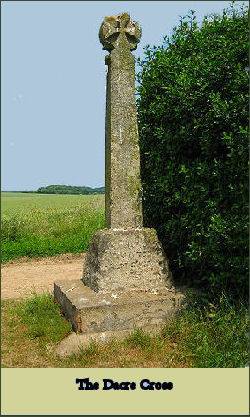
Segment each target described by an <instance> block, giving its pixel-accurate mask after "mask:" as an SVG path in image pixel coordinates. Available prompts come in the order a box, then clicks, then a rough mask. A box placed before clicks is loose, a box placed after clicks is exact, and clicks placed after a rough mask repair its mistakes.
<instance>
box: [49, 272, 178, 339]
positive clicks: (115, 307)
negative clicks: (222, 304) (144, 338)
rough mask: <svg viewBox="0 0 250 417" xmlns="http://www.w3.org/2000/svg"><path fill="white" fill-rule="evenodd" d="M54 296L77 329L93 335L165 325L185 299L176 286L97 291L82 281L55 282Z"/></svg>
mask: <svg viewBox="0 0 250 417" xmlns="http://www.w3.org/2000/svg"><path fill="white" fill-rule="evenodd" d="M54 295H55V298H56V300H57V301H58V302H59V303H60V304H61V306H62V308H63V311H64V314H65V316H66V317H67V318H68V319H69V320H70V322H71V323H72V326H73V329H74V331H76V332H80V333H89V334H90V335H91V333H99V332H106V331H113V332H115V331H120V330H127V329H134V328H143V329H144V328H147V327H149V326H159V325H162V324H164V323H165V322H166V320H167V319H169V318H170V317H171V316H172V315H173V314H174V313H175V312H176V311H177V310H178V309H179V307H180V304H181V301H182V298H183V296H182V294H181V293H178V292H176V291H175V290H174V289H169V290H167V289H163V288H162V289H161V290H159V291H157V290H154V291H138V290H134V291H133V290H127V291H115V292H106V293H102V292H99V293H97V292H95V291H93V290H91V289H90V288H89V287H86V286H85V285H84V284H83V283H82V282H81V281H80V280H72V281H66V282H65V281H59V282H57V283H55V287H54Z"/></svg>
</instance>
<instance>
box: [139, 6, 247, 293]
mask: <svg viewBox="0 0 250 417" xmlns="http://www.w3.org/2000/svg"><path fill="white" fill-rule="evenodd" d="M248 79H249V72H248V13H247V10H246V9H244V8H243V7H241V8H240V9H236V8H235V7H234V6H231V8H230V9H227V10H224V11H223V14H222V15H213V16H209V17H206V18H205V19H204V20H203V22H202V24H201V25H198V23H197V21H196V17H195V13H194V12H193V11H191V13H190V15H189V16H187V17H184V18H182V19H181V21H180V23H179V25H178V27H176V28H174V30H173V33H172V35H171V37H170V38H167V37H165V38H164V42H163V45H161V46H160V47H152V48H151V47H149V46H148V47H146V49H145V51H144V57H143V59H141V60H140V72H139V77H138V80H139V87H138V92H139V94H138V119H139V133H140V147H141V173H142V183H143V206H144V222H145V225H146V226H151V227H155V228H156V229H157V231H158V235H159V238H160V239H161V241H162V243H163V246H164V249H165V251H166V253H167V256H168V258H169V260H170V266H171V269H172V272H173V276H174V278H175V280H176V281H179V282H181V283H183V282H185V283H187V284H198V285H200V286H203V287H204V286H207V285H209V287H210V289H211V290H212V289H215V290H218V289H222V288H223V289H225V288H226V289H230V291H231V292H232V293H233V294H234V293H235V294H245V293H246V291H247V284H248V272H247V271H248Z"/></svg>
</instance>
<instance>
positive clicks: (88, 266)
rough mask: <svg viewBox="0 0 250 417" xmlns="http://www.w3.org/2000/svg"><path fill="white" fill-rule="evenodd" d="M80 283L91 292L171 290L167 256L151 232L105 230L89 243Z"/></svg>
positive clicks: (147, 230) (147, 229)
mask: <svg viewBox="0 0 250 417" xmlns="http://www.w3.org/2000/svg"><path fill="white" fill-rule="evenodd" d="M82 280H83V283H84V284H85V285H87V286H89V287H90V288H92V289H93V290H94V291H102V292H105V291H106V292H107V291H115V290H118V291H121V290H127V289H128V288H130V289H138V290H155V289H160V288H161V289H162V288H165V287H167V288H170V287H171V286H172V285H171V280H170V272H169V268H168V263H167V260H166V257H165V255H164V253H163V250H162V247H161V244H160V242H159V240H158V238H157V234H156V231H155V230H154V229H149V228H142V229H125V230H114V229H106V230H105V229H104V230H100V231H99V232H97V233H96V234H95V235H94V237H93V239H92V242H91V245H90V248H89V251H88V253H87V256H86V262H85V268H84V271H83V278H82Z"/></svg>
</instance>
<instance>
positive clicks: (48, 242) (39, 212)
mask: <svg viewBox="0 0 250 417" xmlns="http://www.w3.org/2000/svg"><path fill="white" fill-rule="evenodd" d="M1 215H2V217H1V228H2V261H8V260H11V259H15V258H19V257H23V256H28V257H39V256H52V255H57V254H61V253H67V252H71V253H79V252H82V251H85V250H86V249H87V248H88V245H89V241H90V238H91V237H92V235H93V234H94V233H95V231H96V230H98V229H102V228H103V227H105V220H104V195H101V194H100V195H91V196H89V195H44V194H33V193H10V192H8V193H7V192H3V193H1Z"/></svg>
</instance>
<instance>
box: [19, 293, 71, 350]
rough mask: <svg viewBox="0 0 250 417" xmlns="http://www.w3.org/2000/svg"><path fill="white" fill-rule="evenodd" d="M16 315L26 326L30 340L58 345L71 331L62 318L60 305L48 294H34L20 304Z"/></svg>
mask: <svg viewBox="0 0 250 417" xmlns="http://www.w3.org/2000/svg"><path fill="white" fill-rule="evenodd" d="M16 313H17V314H18V315H19V317H20V318H21V321H22V323H23V324H24V325H25V326H26V334H27V336H28V338H30V339H36V338H39V339H40V340H41V342H42V343H48V342H53V343H57V342H59V341H60V340H61V339H62V338H63V337H64V336H66V335H67V334H68V333H69V332H70V331H71V325H70V324H69V322H68V321H67V320H65V319H64V318H63V317H62V316H61V313H60V308H59V305H58V304H56V303H55V302H54V301H53V299H52V297H51V296H50V295H49V294H46V293H45V294H41V295H36V294H34V295H33V297H31V298H29V299H27V300H24V301H22V302H20V303H19V304H18V306H17V307H16Z"/></svg>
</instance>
